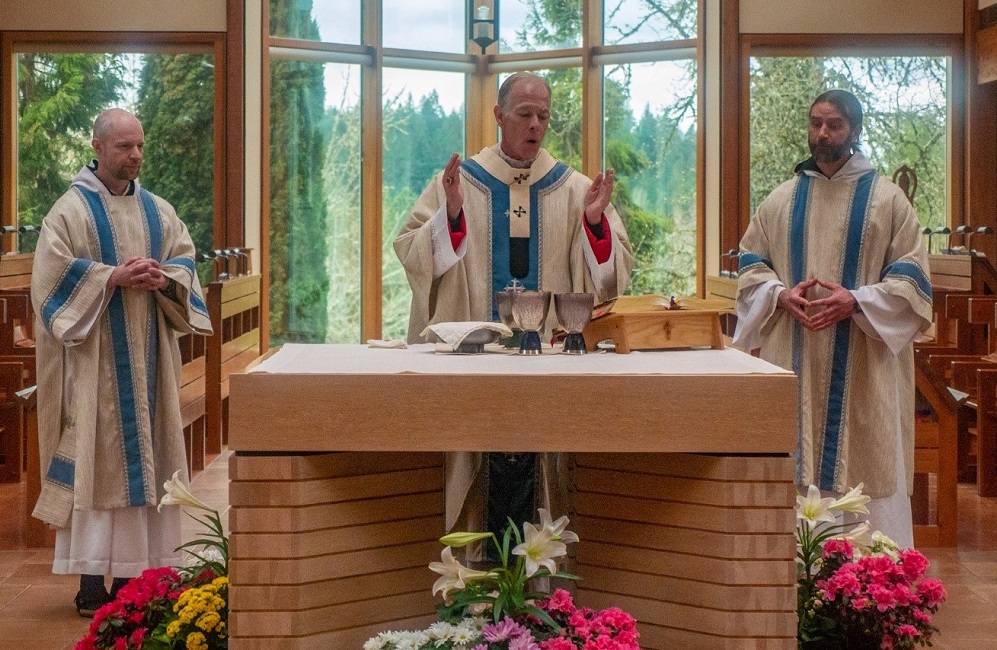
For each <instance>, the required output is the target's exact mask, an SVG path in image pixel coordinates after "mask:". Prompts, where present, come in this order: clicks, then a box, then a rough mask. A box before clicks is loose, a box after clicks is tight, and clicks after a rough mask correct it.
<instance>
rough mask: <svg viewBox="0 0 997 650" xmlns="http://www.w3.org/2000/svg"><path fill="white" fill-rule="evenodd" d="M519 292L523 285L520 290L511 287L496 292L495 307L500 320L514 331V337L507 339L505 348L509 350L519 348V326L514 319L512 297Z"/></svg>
mask: <svg viewBox="0 0 997 650" xmlns="http://www.w3.org/2000/svg"><path fill="white" fill-rule="evenodd" d="M519 291H522V285H520V288H519V289H513V288H511V287H510V288H507V289H505V290H503V291H496V292H495V306H496V307H497V308H498V316H499V320H500V321H502V324H503V325H505V326H506V327H508V328H509V329H511V330H512V336H510V337H509V338H507V339H505V347H507V348H515V347H519V335H520V331H519V326H518V325H516V319H515V318H513V317H512V297H513V296H514V295H515V294H516V293H518V292H519Z"/></svg>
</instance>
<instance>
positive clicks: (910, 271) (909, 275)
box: [879, 261, 931, 300]
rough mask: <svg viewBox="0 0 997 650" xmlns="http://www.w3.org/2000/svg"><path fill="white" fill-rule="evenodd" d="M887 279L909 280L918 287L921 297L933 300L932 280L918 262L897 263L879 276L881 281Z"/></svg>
mask: <svg viewBox="0 0 997 650" xmlns="http://www.w3.org/2000/svg"><path fill="white" fill-rule="evenodd" d="M886 278H899V279H902V280H907V281H909V282H911V283H913V284H914V286H915V287H917V292H918V293H919V294H921V297H923V298H924V299H925V300H931V280H929V279H928V276H927V274H926V273H925V272H924V269H922V268H921V266H920V265H919V264H917V263H916V262H908V261H897V262H894V263H893V264H890V265H889V266H887V267H886V268H885V269H883V272H882V273H880V275H879V279H880V280H885V279H886Z"/></svg>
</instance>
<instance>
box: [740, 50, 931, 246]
mask: <svg viewBox="0 0 997 650" xmlns="http://www.w3.org/2000/svg"><path fill="white" fill-rule="evenodd" d="M949 65H950V58H949V57H944V56H892V57H880V56H877V57H807V58H802V57H754V58H752V59H751V61H750V72H751V126H750V128H751V182H750V183H751V184H750V188H751V212H752V214H754V211H755V210H756V209H757V207H758V204H759V203H761V201H762V200H763V199H764V198H765V196H767V195H768V193H769V192H771V191H772V190H773V189H774V188H775V187H776V186H777V185H779V184H780V183H781V182H783V181H785V180H787V179H788V178H789V177H790V176H791V174H792V171H793V167H794V166H795V165H796V164H797V163H799V162H801V161H802V160H804V159H806V158H808V157H809V156H810V152H809V150H808V149H807V116H808V111H809V108H810V103H811V102H812V101H813V99H814V98H815V97H816V96H817V95H818V94H820V93H821V92H823V91H824V90H828V89H831V88H841V89H843V90H848V91H850V92H852V93H854V94H855V95H856V97H858V99H859V101H860V102H862V106H863V110H864V117H863V131H862V138H861V150H862V151H863V152H864V153H865V155H866V156H867V157H868V158H869V160H870V161H871V162H872V164H873V165H874V166H875V167H876V169H877V170H878V171H879V172H880V173H881V174H883V175H884V176H886V177H887V178H892V177H893V174H894V172H895V171H896V170H897V169H898V168H899V167H901V166H902V165H907V166H908V167H910V168H911V169H913V170H914V171H915V172H916V173H917V176H918V186H917V192H916V194H915V195H914V208H915V210H916V211H917V215H918V218H919V219H920V221H921V225H923V226H927V227H931V228H935V227H938V226H942V225H946V224H947V223H948V213H947V188H948V186H949V181H948V167H947V164H946V158H947V145H948V141H947V133H948V119H949V105H948V99H947V98H948V69H949Z"/></svg>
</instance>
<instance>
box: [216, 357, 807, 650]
mask: <svg viewBox="0 0 997 650" xmlns="http://www.w3.org/2000/svg"><path fill="white" fill-rule="evenodd" d="M426 347H427V346H418V348H421V349H412V348H410V349H409V350H401V351H399V350H373V349H366V348H363V347H361V346H285V348H284V349H283V350H281V351H280V353H279V354H278V355H271V356H270V357H268V358H267V359H266V360H265V361H264V362H263V363H262V364H260V365H259V366H258V367H257V368H256V370H258V372H251V373H249V374H241V375H233V376H232V379H231V394H230V400H231V425H232V426H231V432H230V439H229V445H230V447H231V448H232V449H233V450H234V451H235V453H234V455H233V456H232V459H231V461H230V462H231V464H230V478H231V483H230V488H229V500H230V504H231V510H230V514H229V523H230V526H231V557H232V560H231V565H230V577H231V581H232V587H231V597H230V619H229V620H230V632H231V635H232V636H231V646H230V647H231V648H233V650H247V649H263V648H267V649H271V650H272V649H277V650H279V649H284V648H287V649H290V648H294V649H313V648H314V649H319V648H322V649H327V648H336V649H337V650H339V649H342V650H347V649H354V648H357V649H358V648H360V646H361V645H362V643H363V641H364V640H366V639H367V638H369V637H370V636H372V635H374V634H376V633H377V632H380V631H384V630H388V629H395V630H397V629H419V628H422V627H425V626H426V625H427V624H428V623H429V622H431V621H432V620H434V618H435V617H434V608H435V603H436V600H435V599H434V597H433V596H432V594H431V593H430V590H431V585H432V583H433V581H434V580H435V577H436V576H435V574H433V573H431V572H430V571H429V570H428V569H427V565H428V564H429V562H432V561H436V560H439V555H440V551H441V550H442V546H441V545H440V544H439V542H438V538H439V537H440V536H441V535H442V534H443V533H444V531H443V526H444V524H443V521H444V520H443V485H444V472H443V452H445V451H460V450H466V451H475V450H477V451H481V450H489V451H566V452H574V453H573V458H574V465H573V471H572V483H573V494H572V497H573V501H574V504H575V505H574V512H573V513H572V519H571V524H570V525H569V529H570V530H574V531H576V532H577V533H578V535H579V537H580V538H581V542H580V543H579V544H577V545H576V547H577V548H576V552H577V558H576V559H577V565H576V566H575V567H574V569H575V570H576V572H577V573H578V574H579V575H581V576H582V578H583V579H582V581H581V582H579V583H578V589H577V600H578V601H579V602H580V603H581V604H583V605H587V606H591V607H607V606H610V605H617V606H620V607H622V608H624V609H626V610H628V611H630V612H631V613H633V614H634V616H635V617H636V618H637V619H638V621H639V628H640V631H641V635H642V636H641V647H642V648H648V649H650V650H653V649H659V650H663V649H665V648H747V647H766V648H787V649H788V648H795V647H796V639H795V635H796V595H795V563H794V562H795V560H794V558H795V539H794V534H793V530H794V524H795V513H794V506H795V489H794V486H793V461H792V457H791V454H792V451H793V448H794V444H795V422H796V378H795V377H794V376H793V375H792V374H789V373H786V372H784V371H782V370H779V369H776V368H775V367H774V366H771V365H769V364H767V363H765V362H764V361H761V360H759V359H756V358H753V357H750V356H749V355H745V354H743V353H741V352H738V351H737V350H733V349H730V348H728V349H726V350H697V351H669V352H651V353H646V352H644V353H640V352H637V353H633V354H631V355H605V354H602V355H599V354H591V355H586V356H583V357H574V356H568V355H547V354H544V355H541V356H540V357H530V358H520V357H515V356H512V357H508V356H506V355H502V354H494V355H492V354H484V355H476V356H456V355H440V354H433V353H432V348H431V346H429V349H428V350H427V349H425V348H426ZM282 355H283V357H284V358H285V359H286V358H288V355H290V357H291V362H290V363H286V364H284V365H283V366H279V364H278V365H274V364H275V362H277V361H278V360H279V359H281V356H282ZM396 361H407V362H408V361H410V362H411V364H412V365H411V366H406V365H404V364H402V365H400V366H398V367H390V368H388V369H378V368H377V366H379V365H383V364H384V363H385V362H390V363H389V364H388V365H391V364H394V363H395V362H396ZM413 368H414V370H413ZM690 368H695V370H689V369H690ZM299 369H300V371H299Z"/></svg>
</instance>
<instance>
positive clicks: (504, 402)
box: [229, 344, 796, 454]
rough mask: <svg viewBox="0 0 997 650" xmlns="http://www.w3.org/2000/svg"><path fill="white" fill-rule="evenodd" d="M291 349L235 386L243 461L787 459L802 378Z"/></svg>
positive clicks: (665, 355) (747, 364) (715, 359)
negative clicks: (681, 455) (269, 455)
mask: <svg viewBox="0 0 997 650" xmlns="http://www.w3.org/2000/svg"><path fill="white" fill-rule="evenodd" d="M433 349H434V346H432V345H428V346H427V345H420V346H410V347H409V348H408V349H405V350H395V349H374V348H368V347H367V346H362V345H300V344H293V345H291V344H289V345H285V346H284V347H283V348H282V349H280V350H278V351H276V352H274V353H271V354H270V355H269V356H268V357H267V358H265V359H263V360H262V361H261V362H260V363H259V364H257V365H256V366H255V367H254V368H252V370H251V372H248V373H246V374H236V375H232V377H231V392H230V398H229V413H230V422H231V426H230V434H229V447H230V448H232V449H234V450H235V451H253V452H280V451H287V452H309V451H575V452H633V451H647V452H695V453H725V454H729V453H763V454H789V453H792V451H793V449H794V447H795V439H796V435H795V430H796V377H795V375H793V374H792V373H790V372H787V371H785V370H783V369H782V368H778V367H776V366H773V365H771V364H769V363H767V362H765V361H762V360H760V359H757V358H755V357H752V356H750V355H747V354H744V353H743V352H740V351H738V350H735V349H732V348H727V349H724V350H708V349H703V350H668V351H660V352H632V353H630V354H626V355H622V354H612V353H608V354H588V355H581V356H573V355H563V354H542V355H539V356H534V357H520V356H518V355H509V354H503V353H500V352H495V353H485V354H479V355H455V354H436V353H434V352H433Z"/></svg>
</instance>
